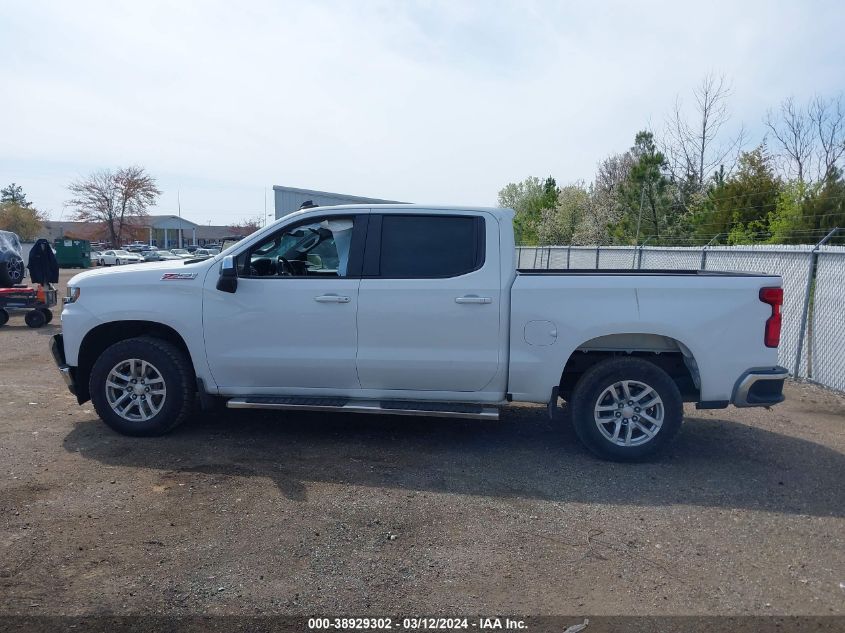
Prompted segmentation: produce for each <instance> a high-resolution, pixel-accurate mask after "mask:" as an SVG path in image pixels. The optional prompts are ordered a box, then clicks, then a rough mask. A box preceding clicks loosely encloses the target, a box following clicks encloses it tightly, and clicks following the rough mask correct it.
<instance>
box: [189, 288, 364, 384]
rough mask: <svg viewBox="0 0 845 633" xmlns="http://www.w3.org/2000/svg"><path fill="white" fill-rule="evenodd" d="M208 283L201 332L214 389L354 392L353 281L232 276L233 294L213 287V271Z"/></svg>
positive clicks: (355, 380)
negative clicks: (233, 282) (241, 277)
mask: <svg viewBox="0 0 845 633" xmlns="http://www.w3.org/2000/svg"><path fill="white" fill-rule="evenodd" d="M209 280H210V283H209V282H206V290H205V301H204V303H203V327H204V329H205V346H206V351H207V354H208V363H209V367H210V369H211V374H212V376H214V380H215V382H216V383H217V384H218V385H219V386H221V387H238V388H246V387H277V388H290V387H301V388H304V389H307V388H320V387H323V388H338V389H357V388H358V387H359V383H358V376H357V373H356V370H355V350H356V346H357V336H356V331H355V312H356V310H357V307H358V284H359V283H360V280H359V279H334V280H328V279H301V278H300V279H296V278H290V279H284V278H279V279H238V289H237V291H236V292H235V293H233V294H230V293H227V292H220V291H219V290H217V289H216V288H215V285H216V283H217V279H216V276H215V275H214V274H213V273H212V274H210V275H209ZM331 296H336V297H337V299H338V300H332V301H328V300H326V299H325V297H331Z"/></svg>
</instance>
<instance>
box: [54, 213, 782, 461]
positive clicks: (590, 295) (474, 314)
mask: <svg viewBox="0 0 845 633" xmlns="http://www.w3.org/2000/svg"><path fill="white" fill-rule="evenodd" d="M512 220H513V212H512V211H510V210H507V209H483V208H432V207H425V206H416V205H397V206H387V205H386V206H381V207H372V208H371V207H369V206H360V207H359V206H344V207H337V208H331V207H319V208H314V209H308V210H303V211H299V212H296V213H292V214H290V215H287V216H285V217H284V218H282V219H280V220H277V221H276V222H274V223H273V224H271V225H268V226H267V227H265V228H264V229H261V230H259V231H257V232H256V233H254V234H252V235H250V236H249V237H247V238H246V239H244V240H241V241H240V242H238V243H237V245H236V246H234V247H232V248H230V249H229V251H228V252H227V255H226V256H225V257H224V258H223V260H222V261H219V260H215V259H207V260H204V261H194V262H185V263H184V264H182V265H179V266H178V267H171V266H172V264H170V262H161V263H157V264H150V265H149V266H144V267H137V268H134V269H131V270H115V271H108V272H105V273H102V272H98V273H95V272H93V271H92V272H88V273H82V274H79V275H77V276H75V277H74V278H72V279H71V280H70V282H69V283H68V295H69V296H68V300H67V303H66V304H65V309H64V312H63V313H62V334H60V335H57V336H56V337H54V339H53V342H52V346H53V351H54V356H55V358H56V362H57V364H58V365H59V368H60V370H61V372H62V374H63V375H64V377H65V380H66V381H67V383H68V385H69V387H70V389H71V391H72V393H74V394H76V397H77V400H78V401H79V402H80V403H84V402H86V401H87V400H89V399H91V400H92V401H93V405H94V408H95V409H96V411H97V413H98V415H99V416H100V418H101V419H103V420H104V421H105V422H106V424H108V425H109V426H110V427H112V428H113V429H115V430H117V431H119V432H121V433H125V434H128V435H159V434H162V433H166V432H167V431H169V430H170V429H172V428H173V427H175V426H176V425H177V424H179V423H180V422H182V421H183V420H185V419H186V417H187V416H188V415H189V413H190V411H191V408H192V406H193V404H194V402H195V401H196V400H197V395H199V398H198V399H199V401H200V402H201V403H202V404H203V405H204V406H211V403H212V402H213V401H214V400H215V399H220V400H223V401H225V403H226V406H228V407H229V408H245V409H274V410H303V409H307V410H318V411H342V412H358V413H389V414H393V415H428V416H441V417H443V416H447V417H469V418H480V419H495V418H497V417H498V413H499V411H498V409H499V408H501V407H505V406H508V405H509V404H511V403H513V402H533V403H542V404H545V405H547V407H548V410H549V412H550V415H552V417H554V411H555V409H556V407H557V405H558V400H559V397H561V398H563V399H564V400H566V401H567V402H568V405H569V410H570V415H571V419H572V422H573V424H574V427H575V431H576V433H577V436H578V438H579V439H580V440H581V441H582V442H583V443H584V444H585V445H586V446H587V447H588V448H589V449H590V450H591V451H593V452H594V453H596V454H598V455H600V456H602V457H605V458H609V459H616V460H639V459H643V458H646V457H648V456H649V455H652V454H654V453H656V452H657V451H659V450H661V449H663V448H665V446H666V445H667V443H668V442H669V440H670V439H671V438H672V437H673V436H674V435H675V434H676V432H677V431H678V430H679V428H680V426H681V422H682V418H683V403H684V402H695V403H697V406H698V407H699V408H703V409H717V408H724V407H727V406H728V405H730V404H734V405H735V406H738V407H749V406H769V405H773V404H776V403H778V402H781V401H782V400H783V393H782V391H783V382H784V379H785V378H786V376H787V370H786V369H784V368H783V367H779V366H778V365H777V357H778V355H777V347H778V343H779V340H780V328H781V316H780V315H781V312H780V310H781V303H782V300H783V292H782V289H781V278H780V277H778V276H775V275H764V274H754V273H718V272H711V271H707V272H699V271H695V270H690V271H661V270H633V271H608V270H535V269H519V270H515V269H514V259H515V258H514V255H515V252H514V234H513V227H512ZM127 319H128V320H127Z"/></svg>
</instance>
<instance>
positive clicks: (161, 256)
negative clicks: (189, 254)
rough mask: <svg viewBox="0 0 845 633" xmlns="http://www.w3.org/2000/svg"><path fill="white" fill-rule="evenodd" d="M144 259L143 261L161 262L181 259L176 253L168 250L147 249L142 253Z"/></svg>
mask: <svg viewBox="0 0 845 633" xmlns="http://www.w3.org/2000/svg"><path fill="white" fill-rule="evenodd" d="M143 256H144V261H145V262H163V261H172V260H178V261H181V260H182V258H181V257H179V256H178V255H174V254H173V253H171V252H170V251H158V250H156V251H147V252H145V253H143Z"/></svg>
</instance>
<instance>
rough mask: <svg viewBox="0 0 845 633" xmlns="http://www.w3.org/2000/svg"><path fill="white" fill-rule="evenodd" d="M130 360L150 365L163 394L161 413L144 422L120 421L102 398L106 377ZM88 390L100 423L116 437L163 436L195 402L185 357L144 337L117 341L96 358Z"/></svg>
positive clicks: (188, 365)
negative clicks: (107, 427) (162, 385)
mask: <svg viewBox="0 0 845 633" xmlns="http://www.w3.org/2000/svg"><path fill="white" fill-rule="evenodd" d="M132 358H137V359H140V360H144V361H147V362H148V363H151V364H152V365H154V366H155V367H156V369H157V370H158V372H159V373H160V374H161V377H162V378H163V380H164V386H165V388H166V390H167V393H166V395H165V398H164V402H163V404H162V407H161V410H160V411H159V412H158V413H156V414H155V415H154V416H152V417H150V418H149V419H148V420H144V421H140V420H135V421H133V420H127V419H125V418H123V417H121V416H120V415H119V414H118V413H117V412H115V411H114V410H113V409H112V407H111V405H110V404H109V402H108V398H107V397H106V379H107V377H108V375H109V373H110V372H111V370H112V369H113V368H114V367H115V366H116V365H118V364H119V363H120V362H121V361H126V360H129V359H132ZM88 387H89V392H90V394H91V402H92V403H93V404H94V409H95V410H96V411H97V415H99V416H100V419H101V420H103V422H105V423H106V424H107V425H108V426H109V427H111V428H112V429H114V430H115V431H117V432H118V433H122V434H123V435H133V436H138V437H149V436H155V435H164V434H165V433H167V432H169V431H171V430H172V429H174V428H175V427H176V426H178V425H179V424H181V423H182V422H184V421H185V419H186V418H188V416H190V414H191V411H192V408H193V405H194V401H195V399H196V383H195V381H194V370H193V367H192V366H191V362H190V360H189V359H188V357H187V356H186V354H185V353H184V352H183V351H182V350H180V349H179V348H177V347H176V346H174V345H172V344H170V343H168V342H167V341H163V340H161V339H158V338H153V337H146V336H145V337H139V338H132V339H127V340H125V341H120V342H118V343H115V344H114V345H112V346H111V347H109V348H107V349H106V351H104V352H103V353H102V354H100V357H99V358H98V359H97V361H96V362H95V363H94V367H93V369H92V370H91V377H90V380H89V385H88Z"/></svg>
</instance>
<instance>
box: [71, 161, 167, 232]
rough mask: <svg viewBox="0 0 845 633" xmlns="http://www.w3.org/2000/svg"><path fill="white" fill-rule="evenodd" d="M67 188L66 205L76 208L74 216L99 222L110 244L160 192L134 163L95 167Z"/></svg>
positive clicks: (141, 214)
mask: <svg viewBox="0 0 845 633" xmlns="http://www.w3.org/2000/svg"><path fill="white" fill-rule="evenodd" d="M68 189H69V190H70V192H71V194H73V197H72V198H71V199H70V200H68V202H67V205H68V206H71V207H75V208H76V218H77V219H78V220H84V221H93V222H102V223H103V224H104V225H105V226H106V229H107V230H108V233H109V238H110V240H111V243H112V244H113V245H114V246H120V243H121V239H122V236H123V232H124V229H125V228H126V227H127V226H128V225H130V224H133V223H134V222H135V221H136V220H137V219H138V218H139V217H143V216H145V215H146V214H147V208H148V207H149V206H150V205H152V204H154V203H155V201H156V199H157V198H158V196H159V195H161V191H160V190H159V189H158V187H156V181H155V178H153V177H152V176H150V175H149V174H147V172H146V171H145V170H144V168H143V167H137V166H132V167H123V168H120V169H118V170H117V171H111V170H108V169H104V170H100V171H96V172H94V173H92V174H91V175H89V176H88V177H87V178H84V179H80V180H75V181H74V182H72V183H71V184H70V185H69V186H68Z"/></svg>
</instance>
